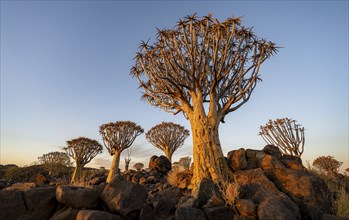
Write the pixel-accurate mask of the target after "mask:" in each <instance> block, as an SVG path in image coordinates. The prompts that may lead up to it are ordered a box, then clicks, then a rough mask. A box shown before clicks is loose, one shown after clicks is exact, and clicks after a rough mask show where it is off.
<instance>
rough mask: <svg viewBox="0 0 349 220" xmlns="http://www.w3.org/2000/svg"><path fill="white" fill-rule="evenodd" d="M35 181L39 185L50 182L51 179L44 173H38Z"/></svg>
mask: <svg viewBox="0 0 349 220" xmlns="http://www.w3.org/2000/svg"><path fill="white" fill-rule="evenodd" d="M35 182H36V184H38V185H44V184H48V183H50V180H49V179H48V178H47V177H46V176H45V175H43V174H41V173H39V174H38V175H36V177H35Z"/></svg>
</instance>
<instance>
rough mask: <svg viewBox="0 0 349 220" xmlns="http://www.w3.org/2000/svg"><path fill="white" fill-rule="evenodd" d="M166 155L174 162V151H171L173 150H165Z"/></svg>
mask: <svg viewBox="0 0 349 220" xmlns="http://www.w3.org/2000/svg"><path fill="white" fill-rule="evenodd" d="M164 152H165V155H166V157H167V159H168V160H169V161H170V162H171V163H172V154H173V152H171V150H164Z"/></svg>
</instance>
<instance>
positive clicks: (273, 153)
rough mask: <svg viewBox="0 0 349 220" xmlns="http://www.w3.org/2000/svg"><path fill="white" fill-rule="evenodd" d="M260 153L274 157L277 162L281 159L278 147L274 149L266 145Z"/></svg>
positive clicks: (272, 146)
mask: <svg viewBox="0 0 349 220" xmlns="http://www.w3.org/2000/svg"><path fill="white" fill-rule="evenodd" d="M262 151H263V152H264V153H266V154H269V155H271V156H273V157H275V158H276V159H278V160H280V159H281V157H282V153H281V151H280V149H279V148H278V147H275V146H274V145H266V146H265V147H264V148H263V150H262Z"/></svg>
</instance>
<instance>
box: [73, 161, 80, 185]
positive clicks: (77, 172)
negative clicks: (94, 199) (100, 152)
mask: <svg viewBox="0 0 349 220" xmlns="http://www.w3.org/2000/svg"><path fill="white" fill-rule="evenodd" d="M82 168H83V165H81V164H80V163H78V162H76V167H75V170H74V172H73V176H72V178H71V182H70V184H77V183H79V179H80V176H81V170H82Z"/></svg>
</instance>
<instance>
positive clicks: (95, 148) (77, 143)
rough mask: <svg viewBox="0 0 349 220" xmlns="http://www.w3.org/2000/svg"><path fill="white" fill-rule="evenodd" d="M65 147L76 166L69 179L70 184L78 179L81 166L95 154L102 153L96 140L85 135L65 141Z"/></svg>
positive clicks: (101, 148)
mask: <svg viewBox="0 0 349 220" xmlns="http://www.w3.org/2000/svg"><path fill="white" fill-rule="evenodd" d="M67 145H68V146H67V147H65V148H64V150H65V151H66V152H67V154H68V155H69V156H70V157H71V158H73V159H74V160H75V163H76V167H75V170H74V173H73V176H72V179H71V183H72V184H76V183H78V181H79V178H80V175H81V170H82V168H83V167H84V166H85V165H86V164H88V163H89V162H90V161H91V160H92V159H93V158H94V157H95V156H97V154H100V153H102V150H103V147H102V145H101V144H99V143H98V142H97V141H96V140H91V139H89V138H85V137H79V138H76V139H72V140H70V141H67Z"/></svg>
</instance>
